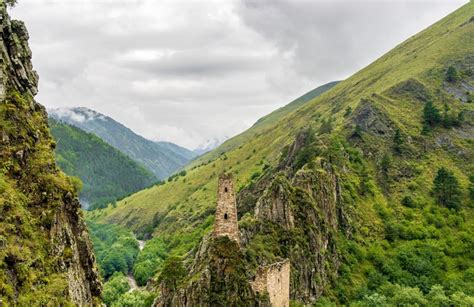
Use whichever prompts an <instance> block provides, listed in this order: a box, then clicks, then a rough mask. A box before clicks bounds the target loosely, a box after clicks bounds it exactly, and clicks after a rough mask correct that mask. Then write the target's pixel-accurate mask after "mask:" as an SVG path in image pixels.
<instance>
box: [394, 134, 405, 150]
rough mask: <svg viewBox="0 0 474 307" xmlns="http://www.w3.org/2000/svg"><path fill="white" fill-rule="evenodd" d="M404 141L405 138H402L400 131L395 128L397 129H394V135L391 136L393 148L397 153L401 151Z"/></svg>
mask: <svg viewBox="0 0 474 307" xmlns="http://www.w3.org/2000/svg"><path fill="white" fill-rule="evenodd" d="M404 142H405V140H404V139H403V136H402V132H401V131H400V129H398V128H397V130H395V135H394V136H393V150H394V151H395V152H396V153H397V154H401V153H402V145H403V143H404Z"/></svg>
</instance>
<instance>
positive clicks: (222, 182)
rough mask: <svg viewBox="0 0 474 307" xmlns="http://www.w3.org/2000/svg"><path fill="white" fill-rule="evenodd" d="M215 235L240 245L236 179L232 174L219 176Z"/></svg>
mask: <svg viewBox="0 0 474 307" xmlns="http://www.w3.org/2000/svg"><path fill="white" fill-rule="evenodd" d="M213 234H214V236H215V237H221V236H227V237H229V239H231V240H234V241H236V242H237V243H239V227H238V224H237V204H236V200H235V189H234V178H233V177H232V175H230V174H225V173H223V174H221V175H220V176H219V183H218V188H217V207H216V216H215V221H214V233H213Z"/></svg>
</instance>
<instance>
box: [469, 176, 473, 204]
mask: <svg viewBox="0 0 474 307" xmlns="http://www.w3.org/2000/svg"><path fill="white" fill-rule="evenodd" d="M469 198H470V199H471V201H474V175H471V176H469Z"/></svg>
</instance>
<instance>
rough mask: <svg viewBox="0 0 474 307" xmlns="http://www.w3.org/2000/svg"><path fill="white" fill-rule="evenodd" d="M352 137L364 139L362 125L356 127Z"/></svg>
mask: <svg viewBox="0 0 474 307" xmlns="http://www.w3.org/2000/svg"><path fill="white" fill-rule="evenodd" d="M352 137H358V138H362V127H361V126H360V125H356V126H355V128H354V132H352Z"/></svg>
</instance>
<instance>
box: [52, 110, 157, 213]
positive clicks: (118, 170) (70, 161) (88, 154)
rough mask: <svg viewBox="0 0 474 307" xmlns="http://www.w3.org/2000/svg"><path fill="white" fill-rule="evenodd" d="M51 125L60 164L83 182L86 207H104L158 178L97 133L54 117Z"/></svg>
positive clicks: (83, 204) (66, 171) (82, 194)
mask: <svg viewBox="0 0 474 307" xmlns="http://www.w3.org/2000/svg"><path fill="white" fill-rule="evenodd" d="M49 127H50V130H51V134H52V135H53V137H54V139H55V141H56V150H55V156H56V161H57V163H58V165H59V166H60V167H61V169H62V170H63V171H64V172H65V173H67V174H68V175H71V176H75V177H78V178H80V179H81V181H82V182H83V188H82V190H81V191H80V193H79V198H80V200H81V204H82V207H83V208H85V209H93V208H98V207H103V206H105V205H107V204H109V203H113V202H114V201H116V200H117V199H120V198H122V197H124V196H127V195H128V194H130V193H134V192H137V191H139V190H141V189H144V188H146V187H148V186H150V185H152V184H153V183H155V182H156V181H158V179H157V178H156V176H155V175H153V173H151V172H150V171H149V170H148V169H146V168H145V167H144V166H143V165H142V164H140V163H138V162H136V161H134V160H132V159H131V158H129V157H128V156H127V155H125V154H124V153H122V152H121V151H119V150H118V149H116V148H114V147H112V146H110V145H109V144H108V143H106V142H104V141H103V140H102V139H101V138H99V137H98V136H96V135H95V134H92V133H88V132H85V131H83V130H81V129H79V128H77V127H75V126H72V125H69V124H66V123H63V122H60V121H57V120H55V119H53V118H49ZM89 207H91V208H89Z"/></svg>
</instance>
